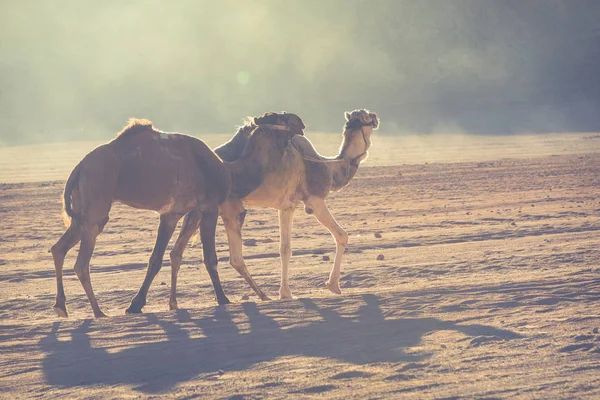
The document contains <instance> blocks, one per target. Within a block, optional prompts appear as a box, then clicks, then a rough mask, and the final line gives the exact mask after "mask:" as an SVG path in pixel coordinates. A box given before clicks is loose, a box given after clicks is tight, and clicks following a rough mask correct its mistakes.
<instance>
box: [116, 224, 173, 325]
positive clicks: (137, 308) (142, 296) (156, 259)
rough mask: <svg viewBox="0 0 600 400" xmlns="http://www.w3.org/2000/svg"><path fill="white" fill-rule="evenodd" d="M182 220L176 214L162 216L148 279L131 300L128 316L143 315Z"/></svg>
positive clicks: (146, 278)
mask: <svg viewBox="0 0 600 400" xmlns="http://www.w3.org/2000/svg"><path fill="white" fill-rule="evenodd" d="M180 218H181V216H180V215H176V214H164V215H161V216H160V224H159V226H158V235H157V236H156V243H155V244H154V249H153V250H152V255H151V256H150V261H149V262H148V269H147V270H146V277H145V278H144V282H143V283H142V286H141V287H140V290H139V291H138V293H137V294H136V295H135V297H134V298H133V299H132V300H131V304H130V305H129V307H128V308H127V310H125V312H126V313H127V314H137V313H141V312H142V308H143V307H144V306H145V305H146V295H147V294H148V289H150V285H151V284H152V281H153V280H154V277H155V276H156V274H158V271H160V268H161V267H162V262H163V256H164V255H165V250H167V245H168V244H169V240H171V236H173V232H174V231H175V228H176V227H177V222H178V221H179V219H180Z"/></svg>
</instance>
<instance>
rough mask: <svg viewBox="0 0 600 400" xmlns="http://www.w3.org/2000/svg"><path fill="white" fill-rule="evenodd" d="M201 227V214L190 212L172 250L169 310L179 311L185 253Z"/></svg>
mask: <svg viewBox="0 0 600 400" xmlns="http://www.w3.org/2000/svg"><path fill="white" fill-rule="evenodd" d="M199 226H200V212H199V211H190V212H189V213H187V214H186V215H185V217H184V219H183V224H182V226H181V231H180V232H179V236H178V237H177V241H176V242H175V245H173V250H171V254H170V258H171V295H170V297H169V309H170V310H177V274H178V273H179V268H180V267H181V262H182V261H183V252H184V251H185V247H186V246H187V244H188V242H189V241H190V239H191V237H192V236H193V235H194V233H195V232H196V231H197V230H198V227H199Z"/></svg>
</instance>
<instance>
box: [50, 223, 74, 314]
mask: <svg viewBox="0 0 600 400" xmlns="http://www.w3.org/2000/svg"><path fill="white" fill-rule="evenodd" d="M80 240H81V226H79V225H77V224H76V222H75V221H73V222H72V223H71V225H70V226H69V228H68V229H67V231H66V232H65V233H64V234H63V235H62V237H61V238H60V239H59V240H58V242H56V244H55V245H54V246H52V248H51V249H50V251H51V252H52V258H53V259H54V269H55V270H56V302H55V303H54V311H55V312H56V314H57V315H58V316H59V317H63V318H67V317H68V316H69V313H68V312H67V304H66V302H67V298H66V296H65V289H64V287H63V265H64V263H65V257H66V255H67V253H68V252H69V250H71V249H72V248H73V246H75V245H76V244H77V243H79V241H80Z"/></svg>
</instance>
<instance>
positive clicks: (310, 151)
mask: <svg viewBox="0 0 600 400" xmlns="http://www.w3.org/2000/svg"><path fill="white" fill-rule="evenodd" d="M291 140H292V145H293V146H294V147H295V148H296V149H297V150H298V151H299V152H300V153H301V154H302V156H304V157H308V158H312V159H315V160H325V157H323V156H322V155H320V154H319V153H318V152H317V149H315V146H314V145H313V144H312V142H311V141H310V140H308V138H307V137H306V136H300V135H295V136H293V137H292V139H291Z"/></svg>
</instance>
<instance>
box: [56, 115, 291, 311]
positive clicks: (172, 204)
mask: <svg viewBox="0 0 600 400" xmlns="http://www.w3.org/2000/svg"><path fill="white" fill-rule="evenodd" d="M286 118H291V117H289V116H287V117H286ZM296 118H297V117H296ZM286 122H287V121H286ZM287 125H290V124H289V123H288V124H287ZM279 129H287V131H286V132H288V135H291V133H290V131H289V129H288V128H287V126H285V127H283V126H281V125H277V126H263V127H255V130H256V131H258V134H256V135H253V136H252V138H250V139H249V141H248V144H247V148H248V149H251V150H252V154H250V152H248V153H247V154H243V155H242V156H241V157H240V158H239V160H238V161H237V162H235V163H228V164H227V165H225V164H224V163H223V162H222V161H221V160H220V159H219V157H218V156H217V155H216V154H215V153H214V152H213V151H212V150H211V149H210V148H209V147H208V146H206V145H205V144H204V142H202V141H201V140H199V139H197V138H194V137H192V136H188V135H184V134H178V133H165V132H161V131H158V130H156V129H154V127H153V126H152V123H151V122H150V121H148V120H131V121H130V123H129V125H127V126H126V127H125V128H123V130H122V131H121V132H119V134H118V135H117V137H116V138H115V139H113V140H112V141H110V142H109V143H106V144H104V145H101V146H99V147H97V148H96V149H94V150H93V151H92V152H90V153H89V154H88V155H87V156H85V157H84V159H83V160H82V161H81V162H80V163H79V164H78V165H77V166H76V167H75V168H74V169H73V171H72V172H71V175H70V176H69V178H68V180H67V183H66V185H65V190H64V194H63V202H64V207H63V211H64V216H65V224H66V226H67V231H66V232H65V233H64V234H63V236H62V237H61V238H60V239H59V241H58V242H57V243H56V244H55V245H54V246H53V247H52V249H51V252H52V255H53V258H54V265H55V269H56V282H57V295H56V303H55V305H54V310H55V311H56V313H57V314H58V315H59V316H61V317H67V316H68V313H67V308H66V297H65V293H64V288H63V281H62V269H63V264H64V259H65V256H66V254H67V252H68V251H69V250H70V249H71V248H72V247H73V246H75V245H76V244H77V243H78V242H79V241H81V245H80V248H79V254H78V256H77V260H76V262H75V272H76V274H77V277H78V278H79V280H80V282H81V284H82V286H83V288H84V290H85V293H86V294H87V296H88V299H89V301H90V303H91V306H92V309H93V311H94V315H95V316H96V317H103V316H105V314H104V313H103V312H102V310H101V309H100V307H99V306H98V302H97V300H96V297H95V295H94V291H93V289H92V284H91V281H90V273H89V262H90V259H91V256H92V252H93V250H94V246H95V243H96V237H97V236H98V234H99V233H100V232H102V230H103V228H104V226H105V225H106V223H107V222H108V215H109V211H110V209H111V206H112V203H113V202H115V201H119V202H121V203H124V204H127V205H129V206H131V207H134V208H141V209H147V210H153V211H156V212H157V213H158V214H160V224H159V228H158V235H157V239H156V244H155V246H154V249H153V251H152V255H151V257H150V261H149V263H148V269H147V271H146V277H145V279H144V282H143V284H142V286H141V288H140V290H139V291H138V293H137V295H136V296H135V297H134V298H133V299H132V301H131V304H130V306H129V308H128V309H127V312H128V313H137V312H141V309H142V307H143V306H144V305H145V303H146V295H147V292H148V289H149V287H150V285H151V283H152V280H153V279H154V277H155V276H156V274H157V273H158V271H159V270H160V268H161V265H162V260H163V255H164V252H165V250H166V247H167V244H168V243H169V240H170V238H171V236H172V234H173V232H174V230H175V228H176V225H177V222H178V221H179V220H180V219H181V218H182V217H183V216H184V215H186V214H187V213H190V212H191V213H193V215H195V216H196V218H197V221H194V224H195V225H194V227H195V229H198V226H199V227H200V236H201V241H202V246H203V253H204V264H205V266H206V269H207V270H208V273H209V275H210V278H211V280H212V283H213V286H214V290H215V294H216V297H217V301H218V303H219V304H225V303H229V300H228V299H227V297H226V296H225V294H224V292H223V289H222V287H221V282H220V280H219V275H218V272H217V256H216V251H215V228H216V223H217V218H218V205H219V204H220V203H222V202H223V201H224V200H225V199H226V198H227V197H228V195H229V196H231V198H234V199H235V198H242V197H244V196H245V195H247V194H248V193H250V192H251V191H253V190H254V189H255V188H256V187H258V186H259V185H260V183H261V182H262V174H261V173H260V165H259V164H258V163H257V162H256V161H255V159H254V158H253V157H254V156H260V155H261V154H262V153H261V150H260V149H261V148H262V147H264V143H268V144H269V145H270V144H271V143H274V142H275V143H276V142H277V141H278V142H279V143H280V145H281V146H284V145H285V143H287V141H288V140H289V137H285V135H281V134H280V133H279V132H278V130H279ZM232 181H233V182H236V188H235V190H233V191H231V192H230V189H231V182H232ZM185 227H186V225H184V229H185ZM239 272H240V274H241V275H242V276H244V275H248V274H247V270H243V269H242V270H239ZM244 277H245V278H246V280H247V281H248V282H249V283H250V284H251V285H252V287H255V288H256V289H255V290H258V291H260V289H258V287H256V284H255V283H254V281H253V280H252V278H251V277H250V276H244Z"/></svg>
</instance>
